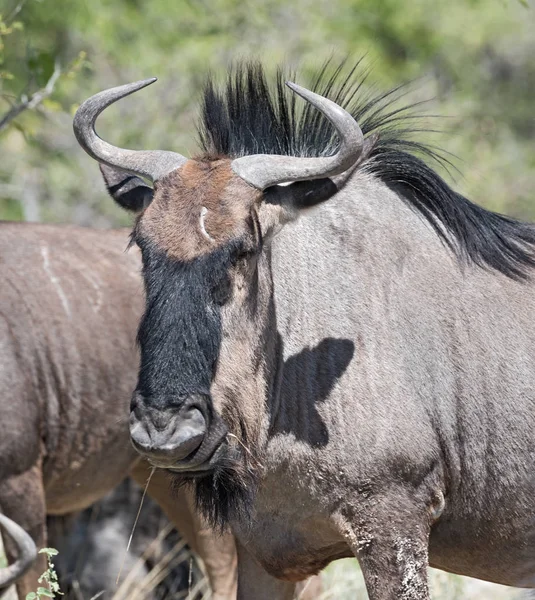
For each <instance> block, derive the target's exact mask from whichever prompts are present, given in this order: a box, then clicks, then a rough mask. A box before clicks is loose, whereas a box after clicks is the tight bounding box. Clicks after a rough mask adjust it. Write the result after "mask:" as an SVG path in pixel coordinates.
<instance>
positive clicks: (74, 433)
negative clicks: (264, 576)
mask: <svg viewBox="0 0 535 600" xmlns="http://www.w3.org/2000/svg"><path fill="white" fill-rule="evenodd" d="M123 192H124V193H125V194H126V193H127V191H125V190H123ZM136 193H137V192H136ZM127 241H128V235H127V232H125V231H124V230H122V231H120V230H117V231H97V230H91V229H86V228H79V227H62V226H51V225H36V224H23V223H0V275H1V280H2V286H1V288H0V386H1V389H2V390H3V392H2V400H1V401H0V407H1V415H2V417H1V423H2V433H1V435H0V526H1V527H2V529H3V531H4V533H7V536H5V540H4V541H5V542H6V549H7V552H8V558H9V559H10V563H11V564H10V566H9V567H7V568H6V569H0V593H1V590H2V588H5V587H7V586H9V585H10V584H11V583H13V582H15V581H17V588H18V594H19V597H20V598H21V599H23V598H25V596H26V594H27V593H28V592H30V591H35V589H36V588H37V585H38V584H37V578H38V577H39V575H40V574H41V573H42V572H43V571H44V570H45V564H44V556H43V555H40V559H39V560H34V559H35V555H36V546H37V548H40V547H43V546H46V545H47V532H46V514H47V513H48V514H49V515H62V514H66V513H72V512H75V511H79V510H81V509H83V508H85V507H87V506H89V505H90V504H92V503H93V502H94V501H95V500H97V499H99V498H101V497H102V496H104V494H106V493H107V492H108V491H109V490H111V489H112V488H113V487H115V486H116V485H117V484H119V482H120V481H121V480H122V479H124V478H125V476H126V475H127V474H128V473H129V472H130V473H131V474H132V475H133V476H134V477H135V478H136V479H137V480H138V482H139V483H141V484H142V485H144V484H145V482H146V480H147V476H148V473H149V470H148V468H147V466H146V465H145V464H142V463H140V462H139V457H138V455H137V453H136V452H135V450H134V449H133V447H132V445H131V443H130V440H129V434H128V402H129V398H130V395H131V388H132V386H133V385H134V384H135V378H136V373H137V367H136V363H137V362H138V357H137V350H136V344H135V332H136V325H137V322H138V320H139V317H140V315H141V312H142V305H143V287H142V282H141V278H140V276H139V271H140V260H139V256H138V252H136V251H134V252H130V253H125V252H124V250H125V248H126V245H127ZM149 494H150V495H151V496H152V497H153V498H154V499H155V500H156V501H157V502H158V503H159V504H160V506H161V507H162V508H163V509H164V511H165V512H167V515H168V516H169V517H170V518H171V520H172V521H173V522H174V523H175V524H176V525H177V526H178V528H179V529H180V531H181V532H182V533H183V534H184V536H185V537H186V539H187V540H188V542H189V543H190V544H191V546H192V547H193V548H194V549H195V550H197V551H198V552H199V553H200V555H201V557H202V558H203V559H205V562H206V564H207V569H208V572H209V575H210V576H211V581H212V584H213V586H214V588H215V591H216V596H218V597H221V598H224V599H225V600H232V598H234V597H235V590H234V586H235V584H234V580H235V566H234V549H233V541H232V539H230V538H228V537H227V538H215V539H214V538H213V535H212V534H211V532H210V530H209V529H208V528H207V527H206V526H204V525H202V523H201V522H200V521H199V520H198V518H197V517H196V515H195V514H194V511H193V510H192V509H193V506H192V504H191V502H189V501H188V498H187V495H186V494H180V496H179V497H171V495H170V494H169V490H168V486H167V482H166V481H162V476H161V474H160V473H155V474H154V477H153V478H152V480H151V485H150V486H149ZM26 532H27V533H26ZM28 534H30V535H28ZM8 536H9V537H8Z"/></svg>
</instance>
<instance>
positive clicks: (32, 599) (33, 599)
mask: <svg viewBox="0 0 535 600" xmlns="http://www.w3.org/2000/svg"><path fill="white" fill-rule="evenodd" d="M26 600H38V598H37V594H36V593H35V592H30V593H29V594H26Z"/></svg>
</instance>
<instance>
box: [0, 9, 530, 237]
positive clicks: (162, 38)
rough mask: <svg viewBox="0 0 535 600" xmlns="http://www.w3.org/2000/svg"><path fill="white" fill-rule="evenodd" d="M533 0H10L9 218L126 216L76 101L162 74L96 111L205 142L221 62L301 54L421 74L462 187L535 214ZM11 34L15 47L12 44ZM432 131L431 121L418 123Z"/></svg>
mask: <svg viewBox="0 0 535 600" xmlns="http://www.w3.org/2000/svg"><path fill="white" fill-rule="evenodd" d="M528 2H529V0H501V1H500V0H450V1H449V2H434V1H433V0H413V1H412V2H410V3H407V2H399V0H381V2H377V1H376V0H314V1H313V0H293V1H292V2H288V1H287V0H264V1H263V2H258V1H253V0H174V1H173V2H169V1H168V0H151V1H150V2H145V1H143V0H91V1H90V2H89V1H83V0H26V1H24V0H15V1H13V0H0V14H1V15H2V16H1V18H0V122H1V119H2V117H3V116H5V115H6V114H8V112H9V111H10V110H13V107H16V106H18V105H20V103H21V102H23V101H28V100H29V99H30V100H31V98H32V95H34V94H36V93H39V92H40V91H41V90H43V89H44V88H45V87H46V86H47V84H48V83H50V80H51V77H53V76H54V73H55V69H56V74H57V79H56V80H55V81H54V82H53V83H54V85H53V90H51V93H50V94H49V95H47V96H46V97H44V98H43V99H42V100H41V101H40V102H39V103H37V104H36V106H33V107H31V108H30V109H28V110H24V111H22V112H20V114H18V116H17V117H16V118H14V119H12V120H10V123H9V125H8V126H6V127H4V129H3V130H0V157H1V160H0V218H6V219H26V220H45V221H68V222H77V223H80V224H84V225H93V226H99V227H105V226H109V225H117V224H121V223H123V224H124V223H126V222H128V216H126V215H124V214H123V213H122V212H121V211H120V210H119V209H117V208H115V207H114V205H113V203H112V201H111V200H109V199H108V198H107V197H106V195H105V193H104V190H103V186H102V184H101V182H100V176H99V172H98V168H97V166H96V164H95V163H94V161H92V160H91V159H90V158H89V157H88V156H87V155H85V153H84V152H83V151H82V150H81V149H80V148H79V147H78V146H77V144H76V142H75V139H74V136H73V134H72V127H71V122H72V114H73V112H74V110H75V109H76V107H77V105H78V104H79V103H80V102H81V101H82V100H83V99H85V98H86V97H87V96H89V95H90V94H92V93H95V92H96V91H99V90H101V89H104V88H106V87H111V86H114V85H118V84H121V83H125V82H128V81H133V80H136V79H142V78H145V77H150V76H153V75H156V76H158V77H159V79H160V81H159V82H158V83H157V84H155V85H154V86H153V87H151V88H149V89H147V90H146V91H143V92H141V93H139V94H137V95H136V96H135V97H133V98H130V99H127V100H125V101H123V102H121V103H120V104H119V105H116V106H114V107H112V108H111V109H109V111H107V112H106V114H105V115H103V117H102V118H101V119H100V121H99V128H100V131H102V132H103V134H104V135H105V137H106V138H107V139H109V140H110V141H113V142H115V143H117V144H119V145H121V146H125V147H133V148H161V149H173V150H177V151H178V152H182V153H184V154H191V153H193V152H195V151H196V143H195V125H194V124H195V119H196V116H197V106H198V94H199V90H200V86H201V85H202V82H203V79H204V77H205V76H206V74H207V73H208V71H209V70H211V71H212V72H213V73H214V74H215V75H222V74H224V73H225V72H226V68H227V65H228V64H229V62H230V61H232V60H236V59H239V58H249V57H253V58H259V59H261V60H262V61H263V62H264V63H265V64H266V65H267V66H268V67H274V66H275V65H276V64H277V63H280V62H285V63H288V64H290V65H293V66H298V65H302V69H301V70H300V73H301V75H300V77H299V81H300V82H301V83H304V84H305V85H306V83H307V75H308V76H309V75H310V74H311V72H312V71H313V70H314V69H315V68H317V67H319V66H320V65H321V64H322V63H323V62H324V60H325V59H326V58H328V57H329V56H331V55H332V54H334V56H340V57H343V56H345V55H349V56H351V57H354V58H355V60H356V59H358V58H359V57H361V56H362V55H365V56H366V58H365V63H366V64H367V65H368V66H369V67H370V68H371V74H370V77H369V82H370V84H371V83H372V82H373V83H374V84H375V85H376V87H378V88H385V89H386V88H389V87H392V86H394V85H397V84H399V83H401V82H404V81H407V80H413V79H418V85H417V87H416V90H415V91H413V92H412V99H414V100H420V99H423V98H430V97H432V98H434V100H433V101H432V102H431V104H430V111H431V112H432V113H433V114H440V115H446V118H445V119H441V120H440V119H437V120H436V121H434V122H432V123H431V127H433V128H437V127H438V128H439V129H442V130H445V131H446V132H447V135H444V134H443V135H441V136H440V137H438V138H434V142H435V143H437V144H438V145H440V146H441V147H442V148H444V149H445V150H447V151H449V152H452V153H453V154H455V155H456V156H458V157H459V158H460V160H459V161H457V162H456V164H457V166H459V168H460V170H461V171H462V172H463V175H464V177H463V178H459V179H458V181H457V182H456V187H457V188H459V189H460V190H461V191H462V192H464V193H465V194H466V195H468V196H469V197H470V198H471V199H473V200H475V201H477V202H479V203H481V204H484V205H486V206H488V207H490V208H492V209H494V210H499V211H502V212H506V213H509V214H513V215H516V216H519V217H522V218H526V219H535V202H534V200H535V198H534V194H533V190H534V189H535V146H534V144H533V141H534V137H535V109H534V103H533V98H534V97H535V60H534V58H533V57H534V56H535V38H534V36H533V31H534V27H535V10H534V8H533V7H530V6H529V5H528ZM2 45H3V47H2ZM422 135H423V136H428V135H430V134H429V133H422Z"/></svg>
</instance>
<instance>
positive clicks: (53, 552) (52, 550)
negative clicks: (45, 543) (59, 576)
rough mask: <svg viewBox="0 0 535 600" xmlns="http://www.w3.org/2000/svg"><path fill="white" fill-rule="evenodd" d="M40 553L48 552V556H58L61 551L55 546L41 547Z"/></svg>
mask: <svg viewBox="0 0 535 600" xmlns="http://www.w3.org/2000/svg"><path fill="white" fill-rule="evenodd" d="M39 554H47V555H48V556H57V555H58V554H59V552H58V551H57V550H56V549H55V548H41V550H39Z"/></svg>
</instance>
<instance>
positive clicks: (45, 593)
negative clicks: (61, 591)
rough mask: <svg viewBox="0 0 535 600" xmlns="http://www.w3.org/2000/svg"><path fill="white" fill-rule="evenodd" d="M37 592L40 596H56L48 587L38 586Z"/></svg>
mask: <svg viewBox="0 0 535 600" xmlns="http://www.w3.org/2000/svg"><path fill="white" fill-rule="evenodd" d="M37 594H38V595H39V596H45V597H46V598H53V597H54V594H53V593H52V592H51V591H50V590H47V589H46V588H43V587H39V588H37Z"/></svg>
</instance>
